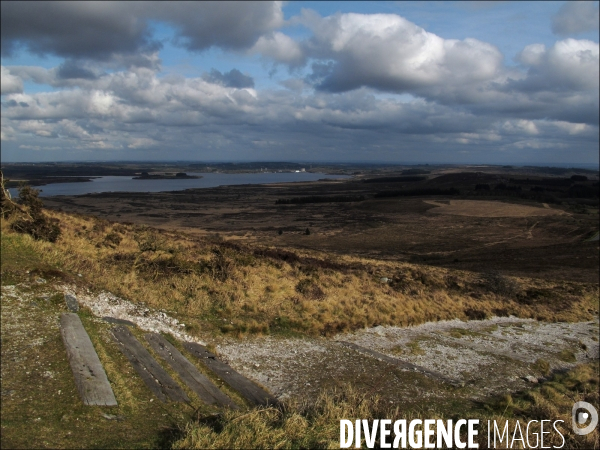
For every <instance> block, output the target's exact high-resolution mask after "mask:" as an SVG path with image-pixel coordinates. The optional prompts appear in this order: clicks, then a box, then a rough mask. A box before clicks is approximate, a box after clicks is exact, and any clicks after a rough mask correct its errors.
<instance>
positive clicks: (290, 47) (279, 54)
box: [250, 31, 306, 67]
mask: <svg viewBox="0 0 600 450" xmlns="http://www.w3.org/2000/svg"><path fill="white" fill-rule="evenodd" d="M250 53H260V54H261V55H263V56H266V57H268V58H271V59H273V60H274V61H276V62H280V63H284V64H288V65H289V66H290V67H299V66H303V65H304V64H305V63H306V56H305V54H304V51H303V50H302V48H301V46H300V44H299V43H298V42H296V41H295V40H293V39H292V38H291V37H289V36H287V35H285V34H283V33H281V32H280V31H275V32H273V33H270V34H267V35H264V36H261V37H260V38H259V39H258V41H257V42H256V44H254V46H253V47H252V48H251V49H250Z"/></svg>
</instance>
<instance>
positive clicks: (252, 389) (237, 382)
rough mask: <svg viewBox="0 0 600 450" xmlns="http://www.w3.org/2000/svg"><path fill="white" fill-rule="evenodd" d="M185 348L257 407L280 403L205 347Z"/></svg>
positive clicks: (195, 345)
mask: <svg viewBox="0 0 600 450" xmlns="http://www.w3.org/2000/svg"><path fill="white" fill-rule="evenodd" d="M183 346H184V347H185V349H186V350H187V351H189V352H190V353H191V354H193V355H194V356H195V357H197V358H198V359H199V360H200V361H202V362H203V363H204V364H205V365H206V367H208V368H209V369H210V370H212V371H213V372H214V373H215V375H217V376H218V377H219V378H220V379H222V380H223V381H224V382H225V383H227V384H228V385H229V386H231V387H232V388H233V389H235V390H236V391H237V392H239V393H240V394H241V395H242V397H244V398H245V399H247V400H248V401H249V402H251V403H253V404H255V405H276V404H278V403H279V402H278V401H277V399H276V398H275V397H273V396H272V395H271V394H269V393H268V392H267V391H265V390H264V389H262V388H260V387H259V386H257V385H256V384H254V383H253V382H252V381H250V380H248V379H247V378H245V377H244V376H242V375H240V374H239V373H238V372H236V371H235V370H233V369H232V368H231V366H229V364H226V363H224V362H223V361H220V360H219V359H217V357H216V355H214V354H212V353H211V352H209V351H208V350H207V349H206V348H205V347H204V346H202V345H200V344H196V343H195V342H184V344H183Z"/></svg>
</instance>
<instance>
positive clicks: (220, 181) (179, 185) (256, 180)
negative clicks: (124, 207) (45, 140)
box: [9, 172, 350, 197]
mask: <svg viewBox="0 0 600 450" xmlns="http://www.w3.org/2000/svg"><path fill="white" fill-rule="evenodd" d="M188 175H197V176H201V177H202V178H192V179H183V180H134V179H133V177H131V176H125V177H124V176H106V177H99V178H94V179H92V181H87V182H77V183H55V184H48V185H46V186H38V187H36V189H39V190H40V191H41V193H40V197H49V196H52V195H83V194H93V193H99V192H166V191H181V190H184V189H196V188H211V187H216V186H229V185H236V184H265V183H290V182H301V181H316V180H322V179H329V180H336V179H346V178H350V177H349V176H346V175H326V174H323V173H310V172H281V173H268V172H262V173H193V172H188ZM9 192H10V195H11V196H13V197H16V196H18V190H17V189H14V188H11V189H9Z"/></svg>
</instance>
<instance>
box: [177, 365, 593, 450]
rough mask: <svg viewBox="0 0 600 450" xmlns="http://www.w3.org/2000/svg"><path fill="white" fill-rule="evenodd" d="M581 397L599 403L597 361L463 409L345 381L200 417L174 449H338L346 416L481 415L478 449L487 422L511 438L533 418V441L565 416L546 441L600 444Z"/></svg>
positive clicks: (572, 445) (482, 443)
mask: <svg viewBox="0 0 600 450" xmlns="http://www.w3.org/2000/svg"><path fill="white" fill-rule="evenodd" d="M581 400H583V401H586V402H588V403H591V404H592V405H594V406H595V407H596V408H598V406H599V405H598V403H599V398H598V363H597V362H595V363H590V364H585V365H581V366H578V367H576V368H574V369H573V370H571V371H570V372H567V373H563V374H558V375H555V376H554V377H553V378H552V379H551V380H550V381H549V382H547V383H544V384H543V385H541V386H539V387H536V388H535V389H533V390H530V391H526V392H523V393H517V394H514V395H510V394H508V395H504V396H502V397H499V398H492V399H489V400H487V401H483V402H479V403H476V404H473V403H470V404H465V405H461V406H460V413H457V411H456V410H453V411H442V410H436V408H435V407H434V408H433V410H431V407H432V406H435V405H432V404H431V403H430V402H428V404H427V405H426V406H427V407H428V408H429V409H428V410H427V411H423V410H406V409H401V408H399V407H397V406H394V405H393V404H391V403H390V402H388V401H385V400H384V399H381V398H380V397H378V396H375V395H369V394H365V393H361V392H360V391H358V390H356V389H355V388H353V387H352V386H346V387H342V388H338V389H337V390H334V391H329V392H324V393H322V394H321V395H320V396H319V397H318V398H317V399H316V401H315V402H314V403H287V404H284V405H283V406H282V408H281V409H276V408H256V409H253V410H251V411H250V412H247V411H245V412H244V411H228V412H225V413H223V414H222V415H219V416H206V417H200V418H198V420H196V421H194V422H191V423H189V424H188V425H187V426H186V427H185V429H184V430H183V432H182V437H181V439H179V440H178V441H176V442H175V443H174V445H173V448H278V449H284V448H339V438H340V428H339V427H340V425H339V424H340V420H341V419H348V420H351V421H354V420H356V419H367V420H369V421H370V423H372V422H371V421H372V420H374V419H391V420H392V421H394V420H399V419H405V420H407V421H410V420H413V419H442V420H448V419H453V420H458V419H459V418H473V419H479V420H480V425H479V435H478V441H479V442H478V443H479V448H487V421H488V420H490V421H494V420H495V421H496V422H497V423H498V425H499V427H500V428H502V427H503V426H504V424H505V423H506V421H508V423H509V430H511V435H512V431H513V430H514V429H515V426H516V422H517V421H518V422H519V424H520V427H521V429H522V430H525V429H526V427H527V424H528V423H529V422H530V421H532V420H537V421H538V422H537V423H535V422H534V423H532V425H531V426H530V428H529V430H530V437H532V439H534V437H533V436H534V435H533V433H538V436H539V433H540V431H541V430H540V426H539V424H540V422H539V421H541V420H550V421H552V422H554V421H556V420H563V421H564V422H562V423H557V427H558V429H559V430H560V432H561V433H562V435H563V436H564V441H565V444H564V446H562V444H563V442H562V439H563V438H561V437H560V435H558V433H553V434H546V435H545V437H544V445H545V446H550V447H552V446H555V448H560V447H562V448H573V449H578V448H598V437H599V433H598V429H596V430H595V431H593V432H592V433H591V434H588V435H586V436H578V435H576V434H575V433H574V432H573V430H572V428H571V407H572V406H573V403H574V402H576V401H581ZM491 423H493V422H491ZM547 430H548V428H547V427H546V430H545V431H546V432H547ZM463 438H464V436H463ZM363 439H364V438H363ZM463 440H464V439H463ZM363 444H364V440H363ZM377 444H378V443H376V448H377ZM497 448H508V447H503V446H502V445H498V446H497Z"/></svg>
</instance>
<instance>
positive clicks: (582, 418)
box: [571, 402, 598, 435]
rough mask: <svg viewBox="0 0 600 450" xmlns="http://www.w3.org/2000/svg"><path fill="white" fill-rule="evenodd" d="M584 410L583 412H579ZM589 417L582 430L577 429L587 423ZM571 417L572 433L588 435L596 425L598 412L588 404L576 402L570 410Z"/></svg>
mask: <svg viewBox="0 0 600 450" xmlns="http://www.w3.org/2000/svg"><path fill="white" fill-rule="evenodd" d="M582 409H584V410H585V411H581V410H582ZM590 416H591V420H590V423H589V424H588V426H586V427H584V428H579V425H583V424H584V423H586V422H587V421H588V419H589V418H590ZM571 417H572V418H573V431H574V432H575V434H579V435H585V434H590V433H591V432H592V431H594V429H595V428H596V425H598V411H596V408H594V407H593V406H592V405H590V404H589V403H588V402H577V403H575V404H574V405H573V408H572V409H571Z"/></svg>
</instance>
